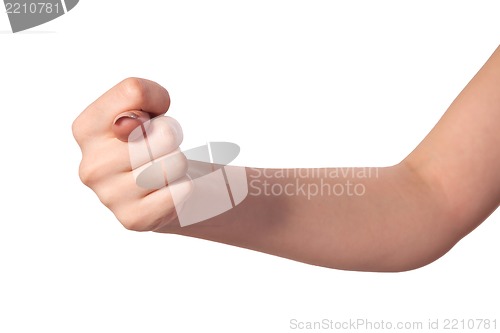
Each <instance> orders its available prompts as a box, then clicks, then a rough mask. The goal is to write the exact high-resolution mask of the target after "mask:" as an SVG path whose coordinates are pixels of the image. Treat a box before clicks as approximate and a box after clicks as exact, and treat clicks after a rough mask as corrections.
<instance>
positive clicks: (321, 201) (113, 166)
mask: <svg viewBox="0 0 500 333" xmlns="http://www.w3.org/2000/svg"><path fill="white" fill-rule="evenodd" d="M169 105H170V98H169V95H168V92H167V91H166V90H165V89H164V88H163V87H161V86H160V85H158V84H157V83H154V82H151V81H148V80H144V79H138V78H129V79H126V80H124V81H122V82H121V83H119V84H118V85H117V86H115V87H113V88H112V89H110V90H109V91H108V92H106V93H105V94H104V95H103V96H101V97H100V98H99V99H98V100H96V101H95V102H94V103H92V104H91V105H90V106H89V107H88V108H87V109H86V110H85V111H84V112H83V113H82V114H81V115H80V116H79V117H78V118H77V119H76V120H75V122H74V123H73V133H74V136H75V139H76V141H77V142H78V144H79V145H80V147H81V150H82V162H81V165H80V178H81V180H82V182H83V183H84V184H86V185H87V186H88V187H90V188H91V189H92V190H93V191H94V192H95V193H96V194H97V196H98V197H99V199H100V200H101V202H102V203H103V204H105V205H106V206H107V207H108V208H109V209H111V211H113V212H114V214H115V215H116V217H117V219H118V220H119V221H120V222H121V223H122V224H123V225H124V227H125V228H127V229H130V230H136V231H155V232H161V233H172V234H179V235H185V236H190V237H197V238H202V239H207V240H211V241H216V242H221V243H226V244H230V245H235V246H239V247H244V248H248V249H253V250H256V251H261V252H265V253H269V254H273V255H277V256H281V257H285V258H289V259H293V260H297V261H301V262H305V263H309V264H314V265H320V266H325V267H331V268H336V269H345V270H359V271H405V270H411V269H415V268H419V267H422V266H424V265H427V264H429V263H431V262H433V261H434V260H436V259H437V258H439V257H441V256H442V255H443V254H445V253H446V252H447V251H449V250H450V249H451V248H452V247H453V246H454V245H455V244H456V243H457V242H458V241H459V240H460V239H462V238H463V237H464V236H466V235H467V234H468V233H469V232H471V231H472V230H473V229H474V228H476V227H477V226H478V225H479V224H480V223H481V222H483V221H484V220H485V219H486V218H487V217H488V216H489V215H490V214H491V213H492V212H493V211H494V210H495V209H496V208H497V207H498V206H499V204H500V172H498V171H499V170H500V149H499V148H498V147H500V131H499V130H498V128H499V127H500V48H499V49H497V50H496V51H495V52H494V54H493V55H492V56H491V58H490V59H489V60H488V61H487V63H486V64H485V65H484V66H483V68H482V69H481V70H480V71H479V72H478V74H477V75H476V76H475V77H474V78H473V79H472V80H471V82H470V83H469V84H468V85H467V86H466V88H465V89H464V90H463V91H462V92H461V93H460V95H459V96H458V97H457V99H456V100H455V101H454V102H453V103H452V104H451V106H450V107H449V108H448V110H447V111H446V113H445V114H444V115H443V117H442V118H441V119H440V121H439V122H438V123H437V125H436V126H435V127H434V128H433V129H432V131H431V132H430V133H429V134H428V135H427V137H426V138H425V139H424V140H423V141H422V142H421V143H420V144H419V145H418V147H417V148H416V149H415V150H414V151H413V152H411V154H409V155H408V156H407V157H406V158H405V159H404V160H402V161H401V162H400V163H398V164H397V165H394V166H390V167H386V168H380V169H378V170H376V171H377V176H376V177H375V176H372V177H365V178H362V177H361V178H360V177H357V173H358V172H361V171H366V169H352V168H344V169H335V168H331V169H327V170H326V171H328V172H337V173H338V174H340V176H338V177H323V178H318V177H305V178H304V177H301V178H300V179H299V180H300V182H302V183H304V184H306V185H310V184H316V185H318V186H321V184H327V186H330V187H334V186H335V185H336V184H347V183H350V184H360V185H359V186H362V187H363V188H364V190H365V191H364V193H363V195H340V196H332V195H316V196H312V197H309V198H308V197H306V196H304V195H264V194H262V193H260V195H256V186H255V184H256V183H258V184H260V185H259V186H261V185H262V184H263V183H264V181H266V182H267V184H268V186H273V185H274V186H281V187H285V186H286V185H287V184H290V183H295V181H297V177H298V176H297V175H296V174H294V173H293V172H291V171H292V170H288V176H286V177H270V176H269V175H270V174H271V173H274V175H276V172H278V171H279V170H263V169H252V168H246V172H247V176H248V179H249V182H251V181H254V183H252V184H253V185H252V186H251V188H252V189H251V195H249V196H248V197H247V198H246V199H245V200H244V201H243V202H242V203H241V204H240V205H238V206H236V207H235V208H233V209H231V210H229V211H227V212H226V213H223V214H221V215H218V216H216V217H214V218H211V219H209V220H206V221H203V222H202V223H198V224H194V225H191V226H187V227H183V228H181V227H180V226H179V222H178V220H177V218H176V211H175V207H174V204H173V201H172V192H171V189H172V188H173V187H172V186H173V185H174V184H178V183H183V184H185V185H183V186H184V190H185V191H186V193H187V192H189V190H190V188H189V187H190V186H191V185H190V181H189V180H186V179H185V178H182V175H183V172H185V167H186V165H185V164H184V163H179V166H178V167H179V168H180V169H179V170H181V169H182V170H184V171H183V172H180V173H179V176H178V180H176V182H173V183H171V184H170V185H169V186H165V187H162V188H160V189H158V190H146V189H143V188H141V187H139V186H137V185H136V182H135V178H134V176H133V172H132V171H133V170H132V168H131V164H130V161H129V155H128V148H127V142H126V141H127V138H128V135H129V134H130V132H131V131H132V129H133V128H135V127H137V126H138V125H139V124H141V123H143V122H144V121H146V120H148V119H149V118H150V117H154V116H158V115H161V114H164V113H165V112H166V111H167V110H168V107H169ZM174 132H175V133H174ZM163 134H164V137H161V136H159V138H158V145H160V146H161V145H162V144H163V145H164V147H168V148H165V149H164V150H163V152H162V153H159V155H158V156H155V158H157V157H160V156H161V155H162V154H167V153H170V152H172V151H174V150H175V149H176V148H177V147H178V145H179V144H180V141H181V140H182V134H181V133H179V131H173V130H172V129H171V128H168V126H166V127H165V128H163ZM162 142H163V143H162ZM301 171H302V172H303V173H302V174H304V172H305V173H306V174H307V172H309V174H312V173H313V172H314V171H317V170H312V169H310V170H305V169H302V170H301ZM321 182H323V183H321ZM260 189H261V190H263V188H262V187H260ZM252 191H253V193H252Z"/></svg>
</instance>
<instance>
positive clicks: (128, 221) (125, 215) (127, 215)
mask: <svg viewBox="0 0 500 333" xmlns="http://www.w3.org/2000/svg"><path fill="white" fill-rule="evenodd" d="M115 216H116V218H117V219H118V221H120V223H121V224H122V226H123V227H124V228H125V229H127V230H130V231H148V230H149V229H148V228H147V225H146V224H145V223H144V222H143V219H142V218H141V216H139V214H138V213H137V212H134V211H131V210H126V211H119V212H117V213H115Z"/></svg>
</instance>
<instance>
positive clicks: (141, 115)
mask: <svg viewBox="0 0 500 333" xmlns="http://www.w3.org/2000/svg"><path fill="white" fill-rule="evenodd" d="M150 118H151V117H150V116H149V113H147V112H144V111H127V112H123V113H120V114H119V115H118V116H117V117H116V118H115V121H114V122H113V133H114V135H115V137H116V138H117V139H119V140H121V141H123V142H127V141H128V139H129V136H130V133H132V131H133V130H134V129H135V128H137V127H138V126H140V125H142V124H143V123H145V122H146V121H148V120H149V119H150Z"/></svg>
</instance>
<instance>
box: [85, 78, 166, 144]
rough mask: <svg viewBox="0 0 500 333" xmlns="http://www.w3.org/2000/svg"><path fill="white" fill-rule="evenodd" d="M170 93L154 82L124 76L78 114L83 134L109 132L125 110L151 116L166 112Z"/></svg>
mask: <svg viewBox="0 0 500 333" xmlns="http://www.w3.org/2000/svg"><path fill="white" fill-rule="evenodd" d="M169 106H170V96H169V94H168V92H167V90H166V89H165V88H163V87H162V86H161V85H159V84H158V83H156V82H153V81H150V80H146V79H140V78H128V79H125V80H123V81H122V82H120V83H118V84H117V85H116V86H114V87H113V88H111V89H110V90H108V91H107V92H105V93H104V94H103V95H102V96H101V97H99V98H98V99H97V100H96V101H95V102H94V103H92V104H91V105H90V106H89V107H87V108H86V109H85V110H84V111H83V112H82V114H81V115H80V116H79V117H78V118H80V119H79V122H77V124H81V126H83V127H84V128H80V129H79V130H81V131H84V132H85V134H86V135H91V136H95V135H106V134H109V135H113V130H112V127H113V123H114V121H115V118H116V117H117V116H118V115H119V114H121V113H123V112H126V111H144V112H147V113H150V114H151V117H152V118H153V117H155V116H158V115H161V114H164V113H165V112H167V110H168V108H169ZM75 122H76V121H75Z"/></svg>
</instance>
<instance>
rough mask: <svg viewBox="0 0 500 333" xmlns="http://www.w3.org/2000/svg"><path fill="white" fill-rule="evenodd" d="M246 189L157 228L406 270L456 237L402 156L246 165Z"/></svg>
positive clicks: (348, 264) (317, 260)
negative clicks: (390, 161)
mask: <svg viewBox="0 0 500 333" xmlns="http://www.w3.org/2000/svg"><path fill="white" fill-rule="evenodd" d="M247 175H248V181H249V195H248V196H247V198H246V199H245V200H244V201H243V203H241V204H240V205H238V206H236V207H235V208H233V209H232V210H230V211H228V212H226V213H224V214H221V215H219V216H217V217H214V218H212V219H210V220H206V221H203V222H201V223H198V224H194V225H191V226H187V227H183V228H181V227H173V226H170V227H167V228H164V229H163V230H161V231H162V232H169V233H177V234H182V235H186V236H192V237H197V238H203V239H208V240H212V241H217V242H221V243H226V244H231V245H235V246H239V247H244V248H249V249H253V250H257V251H261V252H266V253H270V254H274V255H278V256H282V257H286V258H290V259H294V260H298V261H302V262H307V263H311V264H316V265H322V266H327V267H332V268H339V269H348V270H370V271H394V270H406V269H411V268H415V267H419V266H421V265H424V264H426V263H428V262H430V261H433V260H434V259H436V258H437V257H439V256H440V255H442V254H443V253H444V252H445V251H447V250H448V249H449V248H450V247H451V246H452V245H453V244H454V242H455V241H456V240H455V239H452V238H450V239H449V240H448V241H447V242H446V243H443V242H442V240H440V241H438V240H437V238H438V237H442V234H443V233H445V232H446V231H445V230H444V228H445V227H444V226H445V224H444V223H440V221H441V220H442V218H443V217H442V209H441V208H442V207H440V204H441V202H440V199H439V197H438V196H439V193H436V192H434V190H433V189H432V188H431V187H427V185H426V184H424V183H422V181H421V179H420V178H419V177H418V175H416V174H414V173H412V172H411V171H410V170H408V169H407V168H406V166H405V165H404V164H400V165H397V166H394V167H389V168H379V169H377V168H343V169H300V170H291V169H288V170H264V169H250V168H247Z"/></svg>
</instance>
